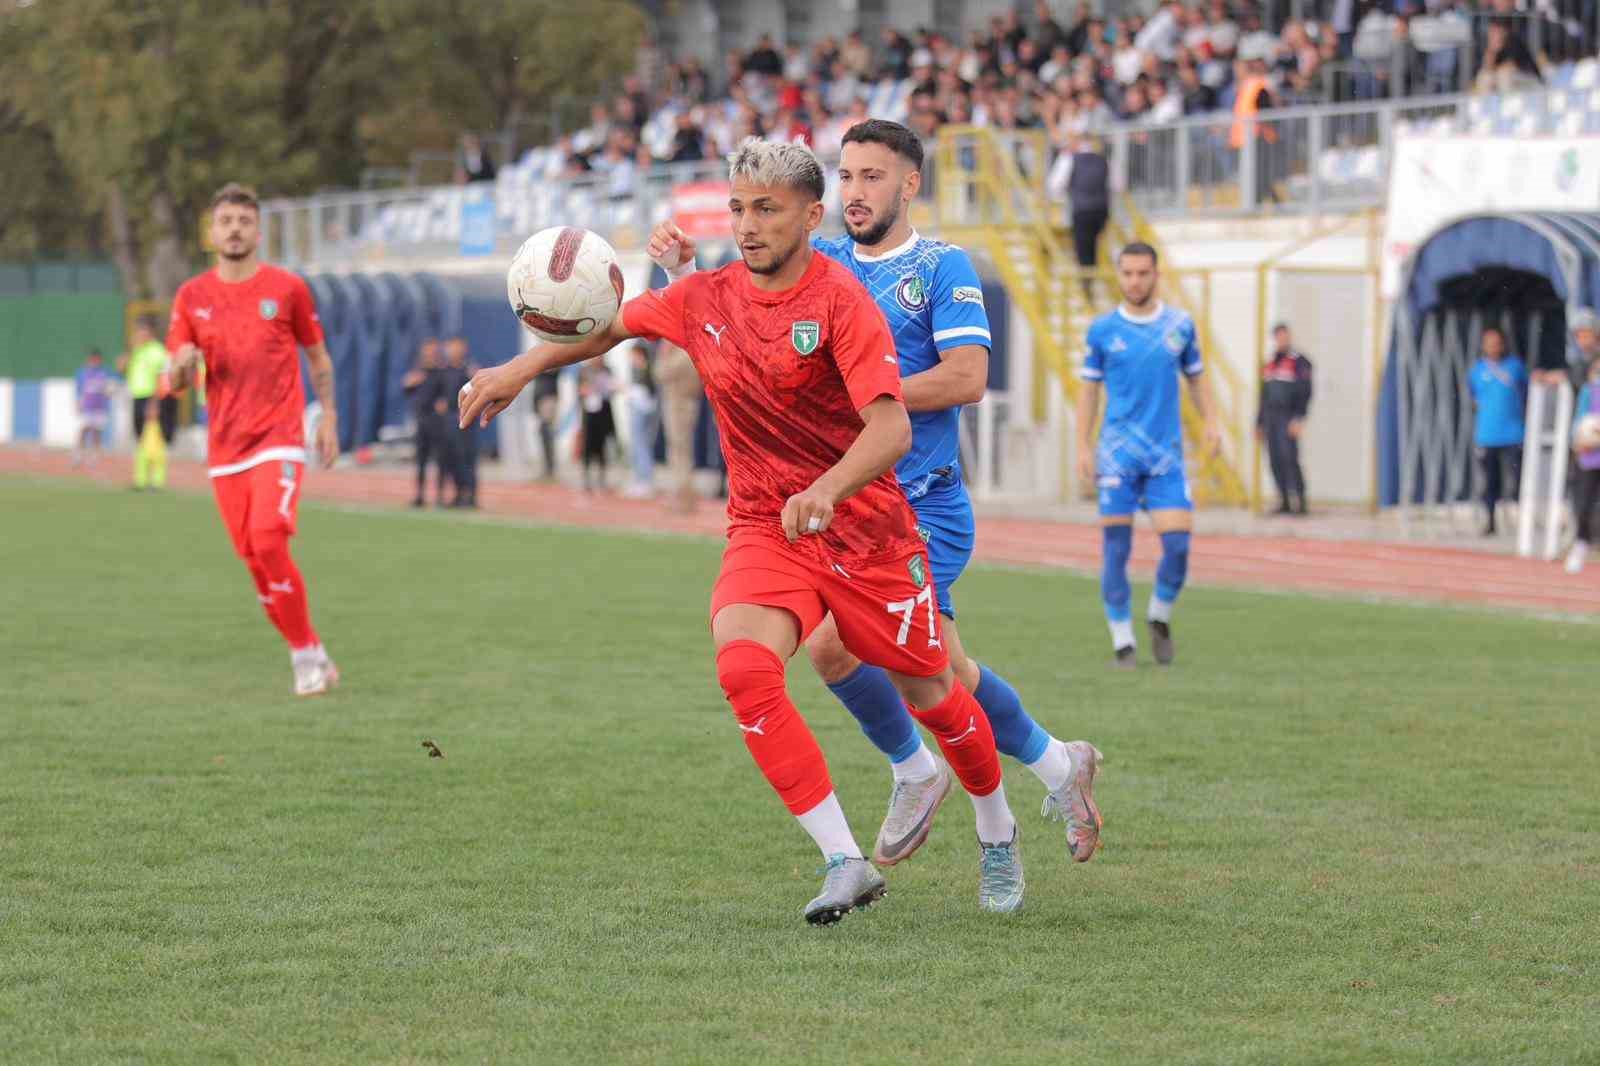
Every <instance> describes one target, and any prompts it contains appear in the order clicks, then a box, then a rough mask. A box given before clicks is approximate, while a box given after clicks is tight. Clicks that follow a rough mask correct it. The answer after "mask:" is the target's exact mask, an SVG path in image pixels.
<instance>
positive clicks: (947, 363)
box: [647, 120, 1100, 911]
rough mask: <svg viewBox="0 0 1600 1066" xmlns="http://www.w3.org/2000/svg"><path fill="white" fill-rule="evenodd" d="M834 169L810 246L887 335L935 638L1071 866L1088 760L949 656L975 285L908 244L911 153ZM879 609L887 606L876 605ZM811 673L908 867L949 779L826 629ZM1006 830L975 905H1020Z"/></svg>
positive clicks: (900, 470)
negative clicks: (861, 296) (824, 690)
mask: <svg viewBox="0 0 1600 1066" xmlns="http://www.w3.org/2000/svg"><path fill="white" fill-rule="evenodd" d="M843 143H844V147H843V151H842V155H841V158H840V162H839V190H840V197H841V199H842V200H843V203H844V221H845V229H846V231H847V233H846V235H845V236H842V237H836V238H832V239H821V238H814V239H813V241H812V243H813V245H814V246H815V247H816V248H817V250H819V251H821V252H823V253H824V254H826V255H827V256H829V257H830V258H832V259H835V260H837V261H838V262H840V263H841V264H843V265H844V266H845V267H847V268H848V269H849V270H850V271H851V272H852V273H853V274H855V276H856V278H857V279H858V280H860V282H861V283H862V285H863V286H865V287H866V289H867V291H868V292H870V293H871V294H872V296H873V298H874V300H875V301H876V302H877V304H878V306H879V308H880V309H881V310H882V311H883V313H884V317H885V318H886V319H887V320H888V323H889V327H890V329H891V330H892V331H893V334H894V339H895V354H896V358H897V360H898V362H899V364H900V374H901V378H902V387H903V389H904V395H905V403H906V407H907V409H908V410H909V411H910V414H911V429H912V444H911V451H910V452H908V453H907V455H906V456H905V458H903V459H901V461H900V462H899V463H898V464H897V465H896V467H895V473H896V475H897V476H898V478H899V481H900V485H901V487H902V489H903V490H904V491H905V494H906V497H907V499H909V500H910V502H911V505H912V508H913V509H914V510H915V511H916V513H917V522H918V530H919V532H920V533H921V535H922V538H923V540H924V541H925V542H926V543H927V545H928V560H929V564H930V567H931V569H932V571H933V574H932V577H933V584H934V589H935V593H936V595H937V603H938V608H939V611H940V613H941V614H943V615H944V616H945V618H946V623H945V626H944V634H945V640H946V641H947V643H948V644H949V645H950V648H949V650H950V655H951V661H952V663H953V664H955V669H956V673H957V675H958V676H959V677H960V678H961V679H962V683H963V684H965V685H967V687H968V689H969V690H970V691H971V692H972V693H973V695H974V697H975V698H976V699H977V701H978V703H979V704H980V705H981V706H982V707H983V710H984V713H985V714H987V715H988V717H989V722H990V725H991V726H992V728H993V729H994V736H995V745H996V747H998V748H999V749H1000V751H1002V752H1004V753H1005V754H1007V755H1010V756H1012V757H1013V758H1015V759H1017V760H1018V761H1020V762H1022V763H1023V764H1024V765H1026V766H1027V767H1028V768H1029V769H1030V770H1032V771H1033V772H1034V773H1035V774H1036V775H1037V776H1038V777H1039V779H1040V781H1042V782H1043V783H1044V785H1045V788H1046V789H1047V791H1048V795H1047V796H1046V798H1045V803H1044V810H1045V814H1046V816H1047V817H1052V818H1059V819H1060V820H1062V821H1064V822H1066V825H1067V833H1066V836H1067V848H1068V850H1069V852H1070V853H1071V854H1072V857H1073V858H1074V859H1076V860H1077V861H1079V862H1086V861H1088V860H1089V859H1090V858H1092V857H1093V856H1094V853H1095V851H1096V850H1097V849H1098V847H1099V828H1100V815H1099V811H1098V808H1096V806H1095V805H1094V799H1093V793H1092V786H1093V781H1094V774H1095V770H1096V766H1097V763H1098V761H1099V757H1100V756H1099V752H1098V751H1097V750H1096V749H1095V748H1094V746H1093V745H1092V744H1090V743H1088V742H1087V741H1081V740H1080V741H1071V742H1065V743H1064V742H1062V741H1060V740H1057V739H1056V738H1054V737H1052V736H1051V735H1050V734H1049V733H1047V732H1046V731H1045V730H1044V729H1043V728H1042V727H1041V726H1039V725H1038V723H1036V722H1035V721H1034V720H1033V719H1032V718H1031V717H1030V716H1029V715H1028V713H1027V712H1026V711H1025V710H1024V709H1023V706H1022V701H1021V698H1020V697H1019V696H1018V695H1017V693H1016V690H1015V689H1013V688H1012V687H1011V685H1010V684H1009V683H1008V682H1006V681H1005V679H1004V678H1002V677H1000V676H999V675H998V674H996V673H994V671H992V670H990V669H989V668H988V667H986V666H980V665H979V664H978V663H977V662H976V661H975V660H973V659H971V658H970V657H969V656H968V655H967V654H966V652H965V650H964V649H963V647H962V645H961V641H960V637H959V635H958V634H957V632H956V628H955V625H954V619H955V606H954V604H953V602H952V600H951V595H950V593H951V587H952V586H953V585H954V584H955V582H956V580H957V579H958V578H960V576H961V573H962V571H963V570H964V569H965V567H966V564H967V561H968V560H969V559H970V558H971V555H972V549H973V542H974V539H975V536H974V533H975V525H974V520H973V513H972V501H971V499H970V498H969V497H968V495H967V490H966V487H965V485H964V484H963V482H962V478H961V451H960V439H959V427H960V416H961V407H962V405H964V404H968V403H975V402H977V401H978V400H980V399H982V397H983V394H984V391H985V387H986V384H987V382H988V366H989V343H990V335H989V318H988V313H987V312H986V311H985V309H984V303H983V288H982V284H981V282H980V281H979V278H978V274H977V271H976V270H975V269H974V268H973V266H972V261H971V260H970V259H969V258H968V257H967V254H966V252H964V251H963V250H962V249H960V248H957V247H955V246H954V245H949V244H945V243H944V242H942V241H934V240H929V239H927V238H925V237H922V236H920V235H919V234H918V233H917V232H916V231H915V230H914V229H912V227H911V221H910V218H909V217H908V215H907V210H908V208H909V206H910V203H911V201H912V200H913V199H915V198H916V195H917V192H918V190H919V189H920V187H921V170H922V143H921V141H920V140H918V138H917V136H916V134H915V133H913V132H912V131H911V130H909V129H907V128H906V127H905V126H902V125H900V124H898V123H894V122H885V121H881V120H869V121H866V122H862V123H859V124H857V125H855V126H853V127H851V128H850V130H849V131H848V132H846V134H845V136H844V139H843ZM647 250H648V252H649V254H650V256H651V258H652V259H654V260H655V261H656V262H657V263H658V264H659V265H660V266H662V267H663V268H664V269H666V270H667V271H668V273H669V274H672V275H673V276H680V275H681V274H682V273H684V272H686V271H688V270H692V269H694V264H693V255H694V244H693V242H692V240H691V239H690V238H688V237H687V236H686V235H685V234H684V233H683V232H682V231H681V230H679V229H678V227H677V226H675V225H674V224H672V223H670V222H668V223H663V224H662V225H661V226H659V227H658V228H657V229H656V231H655V233H654V234H652V236H651V239H650V244H649V247H648V249H647ZM886 607H887V605H886ZM806 650H807V653H808V654H809V655H810V657H811V661H812V665H813V666H814V667H815V668H816V670H817V672H818V674H819V675H820V676H821V677H822V679H823V681H824V682H826V683H827V685H828V688H829V689H830V690H831V691H832V692H833V693H834V695H835V696H836V697H838V699H839V700H840V702H842V703H843V704H844V705H845V707H846V708H847V709H848V710H849V711H850V713H851V714H853V715H854V716H855V717H856V720H857V721H858V722H859V723H860V725H861V729H862V732H864V733H865V734H866V735H867V737H868V739H869V740H871V741H872V742H873V744H874V745H876V746H877V747H878V749H879V750H880V751H882V752H883V753H884V754H885V755H886V756H888V758H889V760H890V764H891V769H892V771H893V774H894V781H895V784H894V788H893V791H892V792H891V794H890V801H889V811H888V814H887V816H886V817H885V819H884V823H883V827H882V829H881V830H880V831H879V834H878V841H877V846H876V848H875V850H874V853H873V861H874V862H876V863H880V864H884V865H892V864H894V863H897V862H901V861H903V860H905V859H907V858H910V857H911V855H912V853H913V852H915V851H916V850H917V848H919V847H920V846H921V845H922V843H923V841H924V840H926V839H927V835H928V830H929V828H930V826H931V824H932V819H933V815H934V813H935V812H936V811H937V810H938V808H939V805H940V804H941V803H942V802H943V800H944V796H945V794H946V793H947V792H948V791H949V789H950V787H951V774H950V771H949V769H948V767H946V766H945V765H944V763H943V762H942V761H940V760H939V759H937V758H936V757H935V756H934V755H933V753H932V752H930V751H929V750H928V749H927V747H926V746H925V745H924V744H923V742H922V738H921V736H920V735H919V734H918V733H917V730H916V726H915V723H914V722H913V721H912V719H911V716H910V714H909V713H908V712H907V711H906V708H905V703H904V701H903V700H902V699H901V698H900V695H899V693H898V692H897V691H895V689H894V686H893V685H892V684H891V683H890V681H889V679H888V676H887V675H886V674H884V672H883V671H882V670H880V669H878V668H877V667H872V666H866V665H864V664H862V662H861V661H860V660H859V659H857V658H856V657H855V656H854V655H853V654H852V653H851V652H850V651H849V650H848V649H846V648H845V646H844V644H843V643H842V642H841V641H840V639H839V636H838V632H837V630H836V629H835V628H834V626H833V623H832V621H831V619H830V620H828V621H825V622H823V624H822V625H821V626H820V627H819V628H818V629H817V631H816V633H814V634H813V635H812V637H811V639H810V640H809V641H808V642H807V645H806ZM1016 840H1017V835H1016V832H1015V829H1014V827H1013V830H1012V833H1011V837H1010V839H1009V840H993V839H988V838H986V837H984V836H983V835H982V834H981V833H980V835H979V846H980V858H981V869H982V875H981V878H980V901H981V902H983V905H984V908H985V909H987V910H995V911H1006V910H1015V909H1016V908H1017V907H1018V906H1020V905H1021V902H1022V889H1023V881H1022V868H1021V861H1020V858H1019V857H1018V855H1017V852H1016Z"/></svg>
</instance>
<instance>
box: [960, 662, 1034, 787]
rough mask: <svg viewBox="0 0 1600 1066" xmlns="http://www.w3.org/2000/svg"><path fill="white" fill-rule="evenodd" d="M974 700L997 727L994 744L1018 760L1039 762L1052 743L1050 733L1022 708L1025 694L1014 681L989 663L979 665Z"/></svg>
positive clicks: (992, 724) (973, 693) (992, 727)
mask: <svg viewBox="0 0 1600 1066" xmlns="http://www.w3.org/2000/svg"><path fill="white" fill-rule="evenodd" d="M972 697H973V699H975V700H977V701H978V706H980V707H982V708H983V713H984V714H986V715H988V716H989V727H990V728H991V729H993V730H994V746H995V747H997V748H999V749H1000V750H1001V751H1002V752H1004V753H1005V754H1007V755H1009V756H1011V757H1012V758H1013V759H1016V760H1017V761H1018V762H1022V763H1031V762H1038V761H1039V756H1041V755H1043V754H1044V749H1045V748H1046V747H1048V746H1049V745H1050V734H1049V733H1046V732H1045V731H1044V730H1043V729H1042V728H1040V726H1039V723H1038V722H1035V721H1034V720H1033V719H1032V718H1030V717H1028V712H1027V711H1025V710H1023V709H1022V697H1020V696H1018V695H1017V690H1016V689H1014V688H1012V687H1011V683H1010V682H1008V681H1007V680H1006V679H1005V678H1003V677H1001V676H1000V675H999V674H997V673H995V672H994V671H993V670H991V669H989V668H988V667H987V666H983V665H979V667H978V687H977V688H976V689H974V690H973V692H972Z"/></svg>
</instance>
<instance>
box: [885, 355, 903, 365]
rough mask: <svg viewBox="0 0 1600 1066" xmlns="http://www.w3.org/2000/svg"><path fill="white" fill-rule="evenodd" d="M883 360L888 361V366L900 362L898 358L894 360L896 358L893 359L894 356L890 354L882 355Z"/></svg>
mask: <svg viewBox="0 0 1600 1066" xmlns="http://www.w3.org/2000/svg"><path fill="white" fill-rule="evenodd" d="M883 361H884V362H885V363H888V364H889V365H890V366H899V365H900V363H899V361H898V360H896V359H895V357H894V356H892V355H886V356H884V357H883Z"/></svg>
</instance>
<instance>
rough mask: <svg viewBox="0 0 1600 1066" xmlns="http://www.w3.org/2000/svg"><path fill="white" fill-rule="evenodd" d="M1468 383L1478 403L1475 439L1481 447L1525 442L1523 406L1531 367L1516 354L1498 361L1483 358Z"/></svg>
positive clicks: (1475, 366)
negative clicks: (1524, 364)
mask: <svg viewBox="0 0 1600 1066" xmlns="http://www.w3.org/2000/svg"><path fill="white" fill-rule="evenodd" d="M1467 384H1468V386H1469V387H1470V388H1471V389H1472V400H1473V402H1474V403H1475V404H1477V407H1478V410H1477V412H1476V414H1475V416H1474V418H1473V429H1472V438H1473V439H1472V443H1473V444H1475V445H1477V446H1478V447H1479V448H1503V447H1505V446H1506V445H1508V444H1521V443H1522V437H1523V433H1522V417H1523V416H1522V406H1523V404H1524V403H1525V402H1526V400H1527V396H1528V370H1527V367H1525V366H1523V364H1522V360H1521V359H1518V358H1517V357H1516V356H1514V355H1508V356H1506V357H1505V358H1504V359H1501V360H1500V361H1499V362H1498V363H1492V362H1490V361H1489V360H1487V359H1479V360H1478V361H1477V362H1476V363H1474V364H1473V366H1472V372H1471V374H1470V375H1469V376H1468V377H1467Z"/></svg>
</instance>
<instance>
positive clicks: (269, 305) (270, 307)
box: [261, 300, 278, 322]
mask: <svg viewBox="0 0 1600 1066" xmlns="http://www.w3.org/2000/svg"><path fill="white" fill-rule="evenodd" d="M277 317H278V301H277V300H262V301H261V318H262V319H263V320H264V321H267V322H271V321H272V320H273V319H274V318H277Z"/></svg>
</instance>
